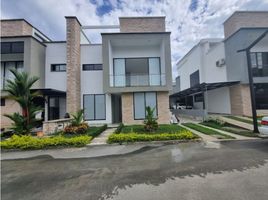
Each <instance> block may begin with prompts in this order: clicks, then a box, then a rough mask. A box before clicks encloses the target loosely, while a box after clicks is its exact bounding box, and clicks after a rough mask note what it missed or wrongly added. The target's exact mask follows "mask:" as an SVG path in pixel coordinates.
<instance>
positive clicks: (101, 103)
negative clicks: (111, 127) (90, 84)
mask: <svg viewBox="0 0 268 200" xmlns="http://www.w3.org/2000/svg"><path fill="white" fill-rule="evenodd" d="M105 106H106V104H105V95H104V94H86V95H84V118H85V120H105V119H106V115H105Z"/></svg>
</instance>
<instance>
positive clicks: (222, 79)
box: [170, 11, 268, 116]
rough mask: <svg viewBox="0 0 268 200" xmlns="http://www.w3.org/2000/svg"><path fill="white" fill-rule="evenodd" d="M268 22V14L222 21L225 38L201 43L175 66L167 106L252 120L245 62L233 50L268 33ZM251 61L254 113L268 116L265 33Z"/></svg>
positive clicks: (235, 16) (267, 40)
mask: <svg viewBox="0 0 268 200" xmlns="http://www.w3.org/2000/svg"><path fill="white" fill-rule="evenodd" d="M267 19H268V12H251V11H238V12H235V13H234V14H233V15H231V16H230V17H229V18H228V19H227V20H226V21H225V22H224V33H225V38H222V39H203V40H201V41H200V42H199V43H198V44H197V45H196V46H194V47H193V48H192V49H191V50H190V51H189V52H188V53H187V54H186V55H185V56H184V57H183V58H182V59H181V60H180V61H179V62H178V63H177V70H178V77H177V78H176V80H177V81H176V82H177V83H176V86H175V87H174V89H173V94H172V95H171V96H170V97H171V100H170V101H171V103H172V104H174V105H177V106H178V105H188V106H189V107H191V108H193V109H191V110H181V111H178V112H179V113H181V114H188V115H193V116H205V115H206V114H207V113H220V114H235V115H245V116H251V115H252V112H251V98H250V89H249V79H248V68H247V57H246V53H245V52H238V51H239V50H241V49H244V48H247V47H248V46H250V45H251V44H252V43H254V41H256V40H257V39H258V38H259V37H260V36H261V35H262V34H263V33H265V32H266V31H267V30H268V21H267ZM250 56H251V64H252V72H253V81H254V88H255V99H256V108H257V112H258V114H259V115H263V114H268V34H267V35H266V36H265V37H263V38H262V39H261V40H260V41H259V42H258V43H256V44H255V45H254V47H253V48H251V54H250ZM178 80H179V81H178Z"/></svg>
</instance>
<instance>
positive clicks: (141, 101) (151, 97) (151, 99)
mask: <svg viewBox="0 0 268 200" xmlns="http://www.w3.org/2000/svg"><path fill="white" fill-rule="evenodd" d="M133 99H134V119H135V120H139V119H144V118H145V115H146V111H145V108H146V107H148V106H150V107H151V108H155V111H154V115H155V117H157V96H156V92H136V93H134V97H133Z"/></svg>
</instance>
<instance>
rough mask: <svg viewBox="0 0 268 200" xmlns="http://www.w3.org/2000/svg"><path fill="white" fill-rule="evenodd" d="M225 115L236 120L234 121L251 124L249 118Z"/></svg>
mask: <svg viewBox="0 0 268 200" xmlns="http://www.w3.org/2000/svg"><path fill="white" fill-rule="evenodd" d="M225 117H227V118H230V119H233V120H236V121H240V122H244V123H247V124H251V125H252V124H253V121H252V120H250V119H244V118H240V117H236V116H225ZM258 125H260V123H258Z"/></svg>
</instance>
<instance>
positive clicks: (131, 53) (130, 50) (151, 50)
mask: <svg viewBox="0 0 268 200" xmlns="http://www.w3.org/2000/svg"><path fill="white" fill-rule="evenodd" d="M112 57H113V58H136V57H161V53H160V46H159V45H157V46H142V45H141V46H131V47H129V46H113V47H112Z"/></svg>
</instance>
